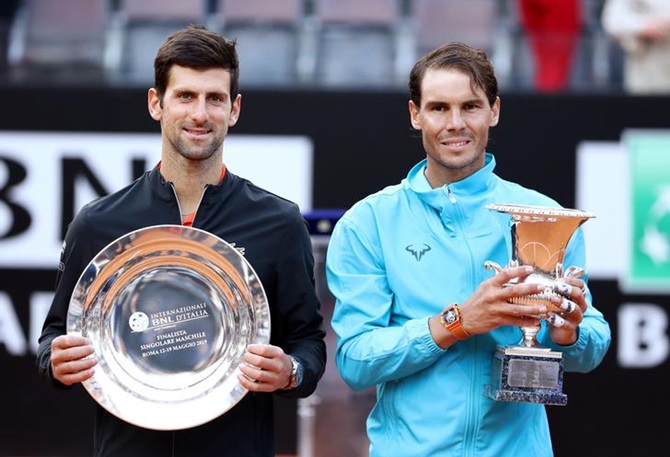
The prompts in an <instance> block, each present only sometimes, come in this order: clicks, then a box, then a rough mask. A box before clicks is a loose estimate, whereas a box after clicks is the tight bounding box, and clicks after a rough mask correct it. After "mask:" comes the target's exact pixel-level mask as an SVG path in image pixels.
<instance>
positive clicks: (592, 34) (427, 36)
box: [0, 0, 670, 93]
mask: <svg viewBox="0 0 670 457" xmlns="http://www.w3.org/2000/svg"><path fill="white" fill-rule="evenodd" d="M610 2H611V3H613V4H618V5H613V6H612V7H611V9H612V10H613V11H614V12H615V13H616V10H617V9H618V10H619V13H620V12H621V11H623V10H622V9H623V8H631V12H629V13H624V14H623V15H620V16H621V18H623V19H621V18H615V17H614V15H610V16H612V18H610V19H607V18H606V16H605V15H604V14H603V13H604V11H605V10H607V8H608V6H607V3H610ZM626 4H628V5H627V6H626ZM0 5H1V6H0V9H1V11H0V13H1V15H2V17H1V18H0V80H1V81H2V82H3V83H4V84H34V83H39V84H40V85H44V84H103V85H124V86H128V85H141V86H146V85H147V84H150V83H151V82H152V81H153V71H152V65H153V61H152V59H153V56H154V54H155V51H156V49H157V47H158V45H159V44H160V43H161V42H162V40H163V39H164V38H165V37H166V36H167V34H169V33H170V32H171V31H173V30H176V29H178V28H181V27H183V26H184V25H186V24H189V23H200V24H205V25H207V26H208V27H210V28H212V29H215V30H218V31H221V32H222V33H224V34H225V35H226V36H228V37H231V38H236V39H237V41H238V47H239V53H240V59H241V82H242V84H243V85H244V87H261V88H267V87H273V88H276V87H278V88H281V87H290V88H291V89H296V88H300V87H307V88H318V89H328V88H347V89H365V90H370V89H372V90H375V89H383V90H386V89H393V88H401V89H403V90H404V88H405V84H406V80H407V75H408V72H409V69H410V68H411V65H412V64H413V62H414V61H415V60H416V58H417V57H419V56H420V55H422V54H424V53H425V52H427V51H428V50H430V49H432V48H434V47H436V46H438V45H440V44H442V43H445V42H448V41H463V42H466V43H468V44H471V45H474V46H477V47H480V48H483V49H485V50H486V51H487V53H488V54H489V57H490V58H492V60H493V62H494V65H495V68H496V70H497V72H498V78H499V80H500V84H501V89H502V90H504V91H532V92H561V91H572V92H590V93H592V92H597V93H612V92H621V91H634V90H635V89H634V88H631V87H628V85H626V84H625V83H624V79H625V76H624V74H625V70H624V67H625V65H626V63H625V59H626V53H627V52H628V50H629V49H631V47H634V45H633V44H631V40H632V41H634V37H633V38H631V37H632V34H633V33H637V31H638V30H639V29H641V28H642V27H643V23H642V22H643V19H642V16H641V15H642V14H643V13H644V14H646V13H649V12H651V13H652V16H653V17H654V18H655V20H656V21H657V22H659V21H658V20H659V19H661V18H662V17H663V15H665V17H666V18H668V19H666V20H665V23H664V24H660V25H659V26H658V27H659V30H658V31H657V34H656V35H657V36H656V38H658V39H664V40H665V42H666V45H665V50H663V51H661V53H662V54H663V53H665V55H666V56H668V57H665V59H666V60H668V59H670V51H668V49H670V48H669V47H668V46H669V45H668V43H670V40H668V35H669V34H670V0H365V1H359V0H2V2H0ZM650 8H652V9H653V8H661V9H664V10H665V12H664V13H662V14H661V13H660V12H658V11H657V12H656V13H654V12H653V11H648V10H649V9H650ZM620 20H624V22H625V21H628V24H625V25H624V26H621V27H618V24H619V22H620ZM617 27H618V28H617ZM623 35H627V36H625V37H624V36H623ZM626 40H627V41H626ZM651 41H652V38H650V37H649V36H647V37H645V38H643V42H644V43H645V45H646V43H648V42H651ZM638 47H639V46H638ZM655 58H656V57H655ZM662 91H666V92H670V82H668V83H666V86H665V87H661V88H660V89H658V90H656V92H662Z"/></svg>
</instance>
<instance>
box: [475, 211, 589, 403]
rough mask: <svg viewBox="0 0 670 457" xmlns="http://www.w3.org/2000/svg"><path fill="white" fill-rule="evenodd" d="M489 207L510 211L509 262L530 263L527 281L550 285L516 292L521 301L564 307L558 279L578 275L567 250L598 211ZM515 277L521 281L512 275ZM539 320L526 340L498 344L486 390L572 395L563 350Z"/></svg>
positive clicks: (556, 397)
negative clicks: (542, 341) (547, 340)
mask: <svg viewBox="0 0 670 457" xmlns="http://www.w3.org/2000/svg"><path fill="white" fill-rule="evenodd" d="M486 208H487V209H490V210H494V211H498V212H501V213H506V214H509V215H511V231H512V258H511V260H510V262H509V265H508V266H509V267H515V266H523V265H531V266H532V267H533V272H532V273H531V274H530V275H529V276H528V277H526V278H525V279H524V280H523V282H531V283H537V284H542V285H545V286H546V287H545V289H544V291H543V292H540V293H537V294H533V295H525V296H521V297H516V298H514V299H513V303H517V304H544V305H546V306H547V308H548V309H549V311H553V312H556V313H561V312H562V310H561V309H560V308H559V307H557V306H556V305H554V304H553V303H552V302H551V297H552V295H558V294H557V293H556V292H554V285H555V283H556V281H557V280H558V279H560V278H565V277H569V276H576V275H579V274H581V272H582V270H581V269H580V268H577V267H569V268H567V269H566V270H565V271H564V269H563V267H564V266H563V260H564V257H565V251H566V248H567V245H568V242H569V241H570V238H571V237H572V235H573V233H574V232H575V230H577V228H578V227H579V226H580V225H582V224H583V223H584V222H586V220H587V219H589V218H592V217H594V216H593V214H591V213H588V212H585V211H580V210H576V209H565V208H552V207H539V206H520V205H501V204H489V205H486ZM484 267H485V268H486V269H494V270H495V271H496V272H500V270H501V269H502V268H501V267H500V265H498V264H496V263H495V262H492V261H487V262H485V264H484ZM510 283H518V281H517V280H513V281H511V282H510ZM539 330H540V326H539V324H538V325H537V326H532V327H522V328H521V331H522V332H523V338H522V340H521V341H520V342H519V343H518V344H516V345H512V346H506V347H500V346H499V347H497V348H496V352H495V354H494V358H493V370H492V377H493V380H492V383H493V385H488V386H486V388H485V394H486V395H487V396H488V397H490V398H493V399H494V400H499V401H513V402H529V403H543V404H547V405H565V404H566V403H567V401H568V397H567V395H565V394H564V393H563V392H562V390H563V359H562V354H561V353H560V352H557V351H552V350H551V349H550V348H544V347H541V346H540V345H539V343H538V341H537V338H536V335H537V332H538V331H539Z"/></svg>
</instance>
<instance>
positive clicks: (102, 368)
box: [67, 225, 270, 430]
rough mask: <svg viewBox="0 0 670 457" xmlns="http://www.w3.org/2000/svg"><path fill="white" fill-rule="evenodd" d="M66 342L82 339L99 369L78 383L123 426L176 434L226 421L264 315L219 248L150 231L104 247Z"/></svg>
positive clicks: (173, 232) (258, 298) (245, 277)
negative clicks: (223, 417)
mask: <svg viewBox="0 0 670 457" xmlns="http://www.w3.org/2000/svg"><path fill="white" fill-rule="evenodd" d="M67 332H68V333H69V334H78V335H82V336H85V337H87V338H89V339H90V341H91V343H92V345H93V347H94V349H95V354H96V356H97V357H98V359H99V364H98V365H97V366H96V368H95V374H94V376H93V377H92V378H90V379H89V380H87V381H85V382H84V383H83V384H84V387H85V388H86V390H87V391H88V393H89V394H90V395H91V396H92V397H93V398H94V399H95V400H96V401H97V402H98V403H99V404H100V405H101V406H103V407H104V408H105V409H107V410H108V411H109V412H110V413H112V414H114V415H116V416H117V417H119V418H121V419H123V420H124V421H126V422H129V423H131V424H134V425H137V426H140V427H144V428H149V429H154V430H179V429H185V428H191V427H195V426H198V425H201V424H204V423H206V422H208V421H210V420H212V419H214V418H216V417H218V416H220V415H222V414H223V413H225V412H226V411H228V410H229V409H230V408H232V407H233V406H234V405H235V404H236V403H237V402H238V401H240V400H241V399H242V397H244V395H245V394H246V393H247V390H246V389H245V388H243V387H242V385H241V384H240V383H239V381H238V379H237V375H238V374H239V373H241V372H240V371H239V366H240V364H241V363H243V360H242V357H243V355H244V353H245V350H246V347H247V345H248V344H250V343H267V342H268V341H269V340H270V312H269V306H268V302H267V297H266V295H265V291H264V289H263V286H262V284H261V282H260V281H259V279H258V277H257V275H256V273H255V272H254V270H253V268H252V267H251V266H250V265H249V264H248V263H247V261H246V259H245V258H244V257H243V256H242V254H240V253H239V252H238V251H237V250H236V249H235V248H234V247H233V246H231V245H230V244H228V243H226V242H225V241H223V240H221V239H220V238H218V237H216V236H214V235H212V234H210V233H208V232H205V231H202V230H199V229H195V228H191V227H185V226H179V225H158V226H152V227H147V228H143V229H140V230H137V231H134V232H131V233H129V234H127V235H124V236H122V237H120V238H118V239H117V240H116V241H114V242H112V243H110V244H109V245H108V246H107V247H105V248H104V249H103V250H102V251H100V253H99V254H98V255H97V256H96V257H95V258H94V259H93V260H92V261H91V262H90V263H89V265H88V267H87V268H86V269H85V270H84V272H83V273H82V275H81V277H80V279H79V282H78V283H77V285H76V287H75V290H74V292H73V294H72V298H71V301H70V305H69V311H68V318H67Z"/></svg>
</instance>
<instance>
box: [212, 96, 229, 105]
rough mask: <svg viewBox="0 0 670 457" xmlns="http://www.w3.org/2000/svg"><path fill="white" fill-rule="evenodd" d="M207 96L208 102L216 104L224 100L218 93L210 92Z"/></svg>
mask: <svg viewBox="0 0 670 457" xmlns="http://www.w3.org/2000/svg"><path fill="white" fill-rule="evenodd" d="M208 98H209V101H210V102H212V103H216V104H220V103H224V102H225V101H226V99H225V97H223V96H222V95H219V94H212V95H210V96H209V97H208Z"/></svg>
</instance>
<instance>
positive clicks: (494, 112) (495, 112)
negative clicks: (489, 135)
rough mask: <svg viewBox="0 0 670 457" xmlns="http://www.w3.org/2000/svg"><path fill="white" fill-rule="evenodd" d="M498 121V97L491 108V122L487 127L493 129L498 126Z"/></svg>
mask: <svg viewBox="0 0 670 457" xmlns="http://www.w3.org/2000/svg"><path fill="white" fill-rule="evenodd" d="M499 120H500V97H496V101H495V102H493V106H492V107H491V122H490V123H489V127H495V126H496V125H498V121H499Z"/></svg>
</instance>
